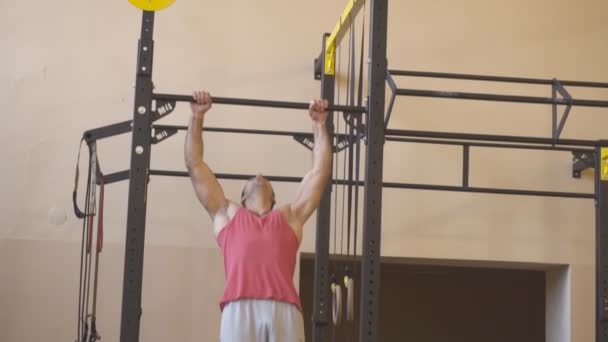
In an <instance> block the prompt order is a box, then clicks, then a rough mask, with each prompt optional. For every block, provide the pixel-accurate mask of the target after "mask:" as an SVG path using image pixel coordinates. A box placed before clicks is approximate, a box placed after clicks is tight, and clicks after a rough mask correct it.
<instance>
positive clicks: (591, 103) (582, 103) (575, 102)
mask: <svg viewBox="0 0 608 342" xmlns="http://www.w3.org/2000/svg"><path fill="white" fill-rule="evenodd" d="M396 94H397V95H399V96H415V97H434V98H446V99H460V100H480V101H497V102H515V103H530V104H549V105H553V104H558V105H572V106H579V107H600V108H608V101H600V100H581V99H572V100H566V99H552V98H550V97H538V96H521V95H498V94H483V93H466V92H455V91H438V90H425V89H403V88H399V89H397V91H396Z"/></svg>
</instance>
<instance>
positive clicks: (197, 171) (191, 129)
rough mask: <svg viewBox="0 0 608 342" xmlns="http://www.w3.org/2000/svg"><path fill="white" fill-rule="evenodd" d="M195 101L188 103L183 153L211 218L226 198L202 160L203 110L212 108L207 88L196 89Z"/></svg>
mask: <svg viewBox="0 0 608 342" xmlns="http://www.w3.org/2000/svg"><path fill="white" fill-rule="evenodd" d="M194 101H195V102H192V103H191V105H190V106H191V109H192V116H191V117H190V122H189V124H188V132H187V133H186V144H185V148H184V157H185V162H186V167H187V168H188V173H189V175H190V180H191V181H192V185H193V186H194V191H195V193H196V196H197V197H198V199H199V201H200V202H201V203H202V205H203V206H204V207H205V209H206V210H207V212H208V213H209V216H211V219H212V220H215V217H216V215H218V214H225V212H226V208H227V207H228V200H227V199H226V197H225V195H224V191H223V190H222V188H221V186H220V184H219V183H218V181H217V178H216V177H215V175H214V174H213V172H212V171H211V169H210V168H209V166H208V165H207V164H206V163H205V162H204V161H203V151H204V146H203V137H202V131H203V129H202V127H203V123H204V119H205V113H207V111H208V110H209V109H210V108H211V96H210V95H209V93H207V92H202V91H197V92H195V93H194Z"/></svg>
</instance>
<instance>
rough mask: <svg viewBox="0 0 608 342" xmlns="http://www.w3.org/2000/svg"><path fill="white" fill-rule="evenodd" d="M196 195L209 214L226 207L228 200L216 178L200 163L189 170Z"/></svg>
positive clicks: (212, 214) (213, 214) (211, 214)
mask: <svg viewBox="0 0 608 342" xmlns="http://www.w3.org/2000/svg"><path fill="white" fill-rule="evenodd" d="M189 173H190V179H191V181H192V185H193V186H194V192H195V193H196V197H197V198H198V200H199V201H200V202H201V204H202V205H203V206H204V207H205V209H206V210H207V212H208V213H209V215H210V216H211V217H212V218H213V217H215V215H216V214H217V213H218V212H219V211H221V210H224V209H225V208H226V206H227V205H228V201H227V200H226V196H225V195H224V191H223V190H222V187H221V186H220V184H219V182H218V181H217V178H216V177H215V175H214V174H213V172H212V171H211V169H209V167H208V166H207V165H206V164H204V163H203V164H200V165H197V166H196V167H193V168H191V169H190V170H189Z"/></svg>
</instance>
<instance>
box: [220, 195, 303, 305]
mask: <svg viewBox="0 0 608 342" xmlns="http://www.w3.org/2000/svg"><path fill="white" fill-rule="evenodd" d="M217 242H218V244H219V246H220V248H221V250H222V253H223V255H224V270H225V272H226V285H225V288H224V294H223V296H222V299H221V301H220V308H221V309H222V310H223V309H224V306H225V305H226V304H227V303H228V302H230V301H235V300H238V299H273V300H277V301H282V302H287V303H291V304H294V305H296V306H297V307H298V309H299V310H300V311H301V310H302V306H301V303H300V298H299V296H298V294H297V292H296V289H295V286H294V284H293V275H294V271H295V266H296V258H297V253H298V249H299V247H300V243H299V241H298V238H297V237H296V234H295V232H294V231H293V228H292V227H291V226H290V225H289V223H287V220H285V218H284V217H283V214H282V213H281V211H280V210H278V209H275V210H273V211H271V212H270V213H268V214H267V215H265V216H263V217H261V216H258V215H256V214H254V213H252V212H251V211H249V210H248V209H247V208H244V207H242V208H240V209H239V210H238V211H237V213H236V214H235V216H234V217H233V218H232V220H231V221H230V222H229V223H228V224H227V225H226V226H225V227H224V229H222V231H221V232H220V233H219V235H218V237H217Z"/></svg>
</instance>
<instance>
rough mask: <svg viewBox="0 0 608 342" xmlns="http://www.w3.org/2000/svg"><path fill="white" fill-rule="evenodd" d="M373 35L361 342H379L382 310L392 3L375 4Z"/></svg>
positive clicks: (380, 1)
mask: <svg viewBox="0 0 608 342" xmlns="http://www.w3.org/2000/svg"><path fill="white" fill-rule="evenodd" d="M370 11H371V15H370V21H371V24H370V27H371V29H370V35H369V57H370V58H369V63H370V65H369V93H368V96H369V99H368V116H367V149H366V165H365V190H364V211H363V252H362V253H363V255H362V265H361V297H360V300H361V306H360V307H361V313H360V316H359V341H361V342H363V341H367V342H377V341H378V338H379V334H378V331H379V327H378V322H379V307H380V301H379V296H380V237H381V234H380V229H381V224H382V170H383V157H384V142H385V137H384V133H385V132H384V109H385V108H384V106H385V98H384V97H385V93H386V90H385V84H386V68H387V60H386V45H387V26H388V0H371V6H370Z"/></svg>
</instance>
